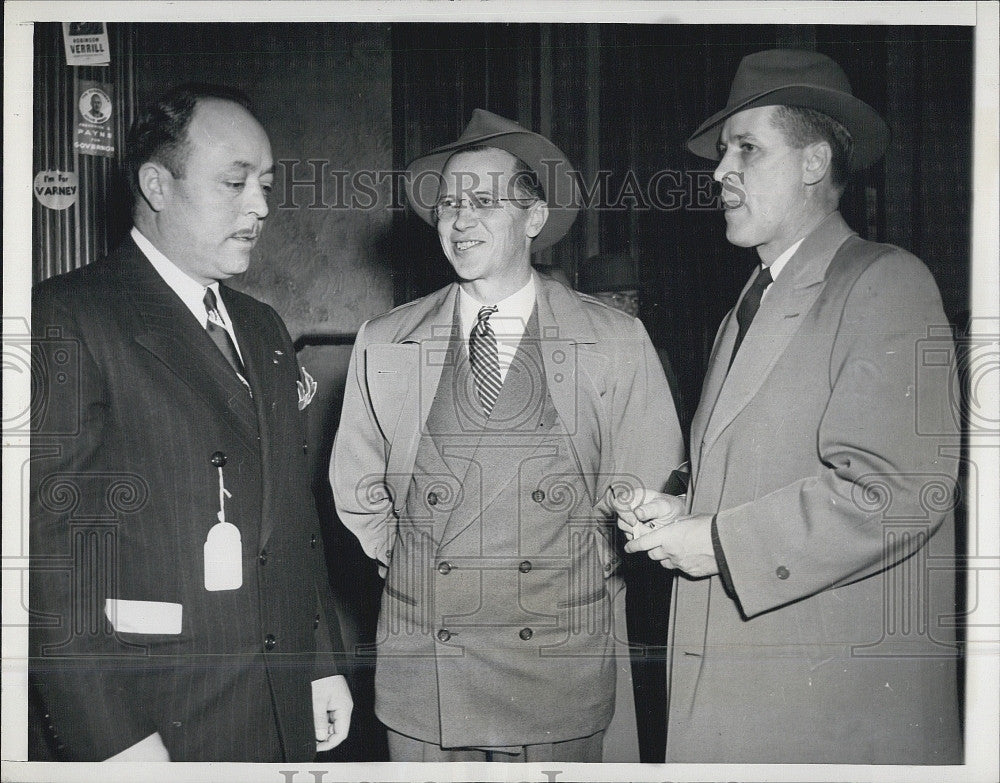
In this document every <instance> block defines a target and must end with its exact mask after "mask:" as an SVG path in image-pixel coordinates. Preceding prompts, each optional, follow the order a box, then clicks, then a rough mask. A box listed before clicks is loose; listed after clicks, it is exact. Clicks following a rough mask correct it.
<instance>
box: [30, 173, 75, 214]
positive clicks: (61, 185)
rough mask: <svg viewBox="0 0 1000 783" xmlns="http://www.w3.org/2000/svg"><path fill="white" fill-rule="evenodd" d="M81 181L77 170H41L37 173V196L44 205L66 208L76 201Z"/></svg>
mask: <svg viewBox="0 0 1000 783" xmlns="http://www.w3.org/2000/svg"><path fill="white" fill-rule="evenodd" d="M79 190H80V187H79V181H78V180H77V177H76V172H75V171H57V170H48V171H39V172H38V173H37V174H36V175H35V185H34V191H35V198H37V199H38V203H39V204H41V205H42V206H43V207H48V208H49V209H66V208H67V207H71V206H73V205H74V204H75V203H76V196H77V193H78V192H79Z"/></svg>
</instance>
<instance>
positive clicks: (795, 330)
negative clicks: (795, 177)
mask: <svg viewBox="0 0 1000 783" xmlns="http://www.w3.org/2000/svg"><path fill="white" fill-rule="evenodd" d="M748 287H749V286H748ZM733 312H735V308H734V311H733ZM736 331H737V324H736V319H735V317H734V316H733V313H732V312H731V313H730V314H729V315H728V316H727V317H726V319H725V320H724V321H723V323H722V326H721V328H720V330H719V333H718V336H717V338H716V341H715V346H714V348H713V353H712V357H711V361H710V366H709V371H708V375H707V378H706V381H705V384H704V388H703V393H702V398H701V402H700V405H699V407H698V411H697V413H696V415H695V418H694V421H693V424H692V431H691V444H692V445H691V448H692V455H691V457H692V487H691V491H690V496H689V497H690V508H691V511H692V512H696V513H708V514H716V515H717V530H718V543H719V544H720V545H721V549H722V551H723V554H724V559H725V565H726V568H727V569H728V574H729V579H728V580H727V581H728V582H730V584H726V582H724V581H723V579H722V578H721V577H720V576H713V577H710V578H707V579H700V580H692V579H687V578H682V579H678V581H677V584H676V586H675V589H674V595H675V598H674V606H673V610H672V611H673V617H672V620H671V627H672V632H671V645H672V650H671V655H672V657H671V667H670V681H669V723H668V729H667V760H668V761H683V762H733V763H736V762H740V763H746V762H762V763H775V762H787V763H793V762H801V763H870V764H883V763H896V764H945V763H955V762H956V761H958V760H959V759H960V751H961V743H960V739H959V734H958V716H957V690H956V662H957V653H956V646H955V626H956V623H957V621H958V619H957V617H956V615H955V605H954V588H955V580H956V576H957V570H956V564H955V559H954V555H955V552H954V545H955V544H954V530H953V513H952V512H953V505H954V498H953V495H954V493H953V488H954V484H955V477H956V473H957V468H958V448H957V444H958V441H957V438H956V436H955V433H956V426H957V425H956V421H957V413H956V411H957V404H958V403H957V397H956V398H954V399H953V398H952V396H951V392H952V391H955V389H954V387H953V386H952V385H951V381H952V377H951V374H950V372H951V367H952V365H951V362H952V361H953V359H954V349H953V344H952V339H951V334H950V331H949V330H948V322H947V320H946V318H945V316H944V313H943V312H942V308H941V301H940V297H939V294H938V290H937V287H936V285H935V283H934V280H933V278H932V276H931V274H930V272H929V271H928V270H927V268H926V267H925V266H924V264H923V263H921V262H920V261H919V260H918V259H917V258H915V257H914V256H912V255H911V254H909V253H907V252H905V251H903V250H901V249H899V248H897V247H893V246H890V245H880V244H875V243H872V242H867V241H864V240H862V239H860V238H859V237H858V236H857V235H856V234H855V233H854V232H852V231H851V230H850V229H849V228H848V227H847V225H846V224H845V223H844V221H843V219H842V218H841V217H840V215H839V213H833V214H831V215H829V216H828V217H827V218H826V219H825V220H824V221H823V222H822V223H821V224H820V225H819V226H818V227H817V228H816V229H815V230H814V231H813V232H812V233H811V234H810V235H809V236H808V237H807V238H806V239H805V241H804V242H803V243H802V245H801V246H800V247H799V248H798V250H797V251H796V252H795V254H794V255H793V257H792V258H791V259H790V260H789V262H788V264H787V266H786V267H785V269H784V270H783V271H782V272H781V274H780V275H779V276H778V278H777V280H776V281H775V283H774V284H773V285H772V286H771V288H770V290H769V291H768V292H767V295H766V296H765V298H764V300H763V303H762V304H761V307H760V310H759V312H758V313H757V316H756V318H755V319H754V321H753V324H752V326H751V328H750V330H749V331H748V333H747V335H746V338H745V340H744V342H743V344H742V346H741V348H740V350H739V352H738V353H737V355H736V359H735V361H734V363H733V365H732V368H731V369H729V372H728V374H727V365H728V363H729V357H730V355H731V353H732V349H733V344H734V340H735V335H736ZM724 573H725V572H724Z"/></svg>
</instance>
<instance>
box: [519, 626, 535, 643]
mask: <svg viewBox="0 0 1000 783" xmlns="http://www.w3.org/2000/svg"><path fill="white" fill-rule="evenodd" d="M517 635H518V636H520V637H521V639H522V641H525V642H526V641H528V639H530V638H531V637H532V636H534V635H535V632H534V631H532V630H531V629H530V628H522V629H521V630H520V631H519V632H518V634H517Z"/></svg>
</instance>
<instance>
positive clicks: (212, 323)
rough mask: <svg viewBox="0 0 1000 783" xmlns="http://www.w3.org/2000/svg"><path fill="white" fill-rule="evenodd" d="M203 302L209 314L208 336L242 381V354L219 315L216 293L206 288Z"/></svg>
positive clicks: (206, 326) (206, 325) (206, 327)
mask: <svg viewBox="0 0 1000 783" xmlns="http://www.w3.org/2000/svg"><path fill="white" fill-rule="evenodd" d="M202 301H203V302H204V304H205V312H206V313H207V314H208V322H207V323H206V324H205V329H206V331H207V332H208V336H209V337H211V338H212V340H213V342H215V344H216V345H217V346H219V350H220V351H222V355H223V356H225V357H226V361H228V362H229V363H230V364H231V365H232V367H233V369H234V370H236V374H237V375H239V376H240V378H241V380H242V377H243V362H242V361H240V354H239V352H238V351H237V350H236V345H235V344H234V343H233V338H232V337H230V336H229V330H228V329H226V327H225V326H223V325H222V324H223V321H222V316H221V315H220V314H219V308H218V305H217V304H216V301H215V292H214V291H213V290H212V289H211V288H206V289H205V298H204V299H203V300H202Z"/></svg>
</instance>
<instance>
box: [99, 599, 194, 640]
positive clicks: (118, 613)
mask: <svg viewBox="0 0 1000 783" xmlns="http://www.w3.org/2000/svg"><path fill="white" fill-rule="evenodd" d="M182 610H183V607H182V606H181V605H180V604H171V603H166V602H164V601H127V600H125V599H123V598H108V599H106V600H105V601H104V614H105V615H107V618H108V619H109V620H110V621H111V625H112V626H113V627H114V629H115V630H116V631H117V632H118V633H157V634H174V635H176V634H179V633H180V632H181V615H182Z"/></svg>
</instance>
